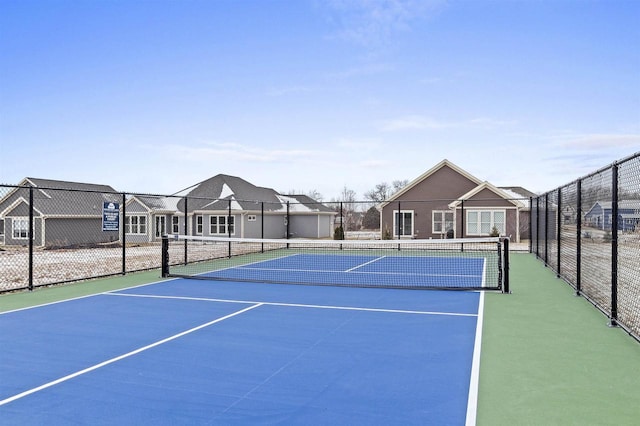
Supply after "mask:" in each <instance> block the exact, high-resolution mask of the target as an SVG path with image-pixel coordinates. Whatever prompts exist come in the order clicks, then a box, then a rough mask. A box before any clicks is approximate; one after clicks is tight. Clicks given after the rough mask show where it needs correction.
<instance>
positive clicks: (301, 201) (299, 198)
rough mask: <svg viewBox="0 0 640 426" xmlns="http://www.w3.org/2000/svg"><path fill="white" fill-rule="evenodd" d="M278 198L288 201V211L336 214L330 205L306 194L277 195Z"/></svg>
mask: <svg viewBox="0 0 640 426" xmlns="http://www.w3.org/2000/svg"><path fill="white" fill-rule="evenodd" d="M278 198H279V199H280V200H282V201H283V202H284V203H285V204H286V202H287V201H288V202H289V203H290V204H289V211H290V212H296V213H303V212H308V213H332V214H337V213H336V212H335V211H333V210H332V209H331V208H330V207H327V206H325V205H324V204H322V203H321V202H319V201H316V200H314V199H313V198H311V197H309V196H308V195H302V194H295V195H279V194H278Z"/></svg>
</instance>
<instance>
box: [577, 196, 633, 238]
mask: <svg viewBox="0 0 640 426" xmlns="http://www.w3.org/2000/svg"><path fill="white" fill-rule="evenodd" d="M612 214H613V210H612V202H611V201H596V202H595V203H594V205H593V206H592V207H591V208H590V209H589V211H587V212H586V213H585V215H584V221H585V225H586V226H590V227H592V228H596V229H601V230H604V231H610V230H611V225H612V223H613V220H612ZM639 225H640V200H622V201H619V202H618V229H619V230H621V231H635V230H636V229H637V228H638V226H639Z"/></svg>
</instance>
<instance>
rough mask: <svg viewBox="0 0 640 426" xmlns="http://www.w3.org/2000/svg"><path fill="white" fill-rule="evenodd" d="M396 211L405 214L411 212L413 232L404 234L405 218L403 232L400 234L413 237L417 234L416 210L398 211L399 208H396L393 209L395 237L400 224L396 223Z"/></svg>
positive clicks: (393, 233)
mask: <svg viewBox="0 0 640 426" xmlns="http://www.w3.org/2000/svg"><path fill="white" fill-rule="evenodd" d="M396 213H399V214H400V215H402V214H404V213H410V214H411V233H410V234H404V220H403V227H402V232H403V233H402V234H400V237H411V238H413V237H414V235H415V232H416V231H415V229H416V212H415V210H400V212H398V210H394V211H393V232H392V235H393V236H394V237H397V236H398V224H397V223H396Z"/></svg>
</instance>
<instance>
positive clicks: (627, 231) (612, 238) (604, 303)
mask: <svg viewBox="0 0 640 426" xmlns="http://www.w3.org/2000/svg"><path fill="white" fill-rule="evenodd" d="M531 215H532V216H531V217H532V240H531V247H532V251H533V252H534V253H535V254H536V255H537V256H538V258H540V259H542V260H543V261H544V262H545V264H546V265H548V266H549V267H551V268H552V269H553V270H554V271H556V273H557V274H558V276H559V277H561V278H563V279H564V280H565V281H566V282H567V283H569V284H570V285H571V286H572V287H573V288H574V289H575V290H576V293H577V294H578V295H581V296H584V297H585V298H587V299H588V300H589V301H590V302H591V303H592V304H593V305H595V306H596V307H597V308H598V309H600V310H601V311H602V312H603V313H605V314H606V315H607V317H608V318H609V319H610V323H611V325H621V326H622V327H624V328H625V329H626V330H627V331H628V332H629V333H630V334H631V335H633V336H634V337H635V338H636V339H638V340H640V267H639V266H638V265H639V263H640V153H636V154H634V155H632V156H630V157H627V158H624V159H622V160H620V161H617V162H615V163H613V164H611V165H610V166H607V167H604V168H602V169H600V170H597V171H595V172H594V173H591V174H590V175H588V176H585V177H583V178H581V179H578V180H577V181H575V182H571V183H569V184H568V185H565V186H562V187H560V188H557V189H555V190H553V191H549V192H547V193H545V194H543V195H540V196H539V197H536V198H535V199H533V200H532V211H531Z"/></svg>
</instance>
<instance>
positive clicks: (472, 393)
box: [465, 292, 485, 426]
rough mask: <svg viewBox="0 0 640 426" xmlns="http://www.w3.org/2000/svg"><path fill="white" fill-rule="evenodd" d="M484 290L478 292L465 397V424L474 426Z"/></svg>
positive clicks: (478, 382) (476, 413)
mask: <svg viewBox="0 0 640 426" xmlns="http://www.w3.org/2000/svg"><path fill="white" fill-rule="evenodd" d="M484 294H485V293H484V292H480V300H479V302H478V317H477V319H476V339H475V342H474V344H473V358H472V361H471V378H470V380H469V397H468V399H467V417H466V421H465V426H475V424H476V419H477V415H478V388H479V384H480V355H481V350H482V323H483V319H484Z"/></svg>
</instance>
